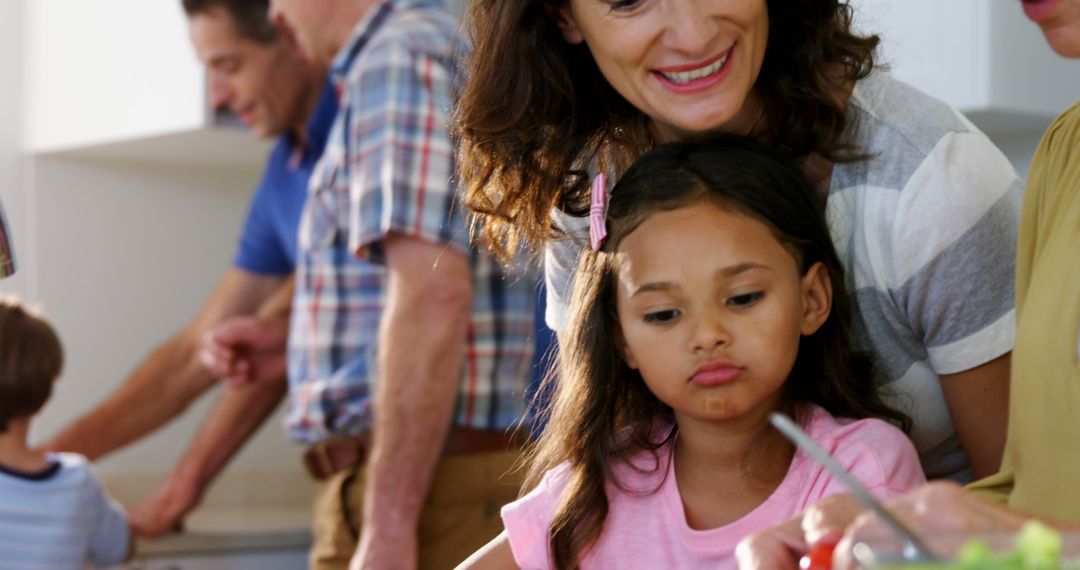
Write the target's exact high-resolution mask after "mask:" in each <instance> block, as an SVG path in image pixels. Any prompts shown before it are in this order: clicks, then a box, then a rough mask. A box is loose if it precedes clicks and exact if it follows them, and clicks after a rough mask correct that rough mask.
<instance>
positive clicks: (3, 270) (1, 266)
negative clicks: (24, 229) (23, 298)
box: [0, 204, 15, 279]
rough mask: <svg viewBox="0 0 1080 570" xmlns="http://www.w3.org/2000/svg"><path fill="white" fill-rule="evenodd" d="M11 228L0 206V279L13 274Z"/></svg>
mask: <svg viewBox="0 0 1080 570" xmlns="http://www.w3.org/2000/svg"><path fill="white" fill-rule="evenodd" d="M10 228H11V226H9V225H8V221H7V217H5V215H4V205H3V204H0V279H3V278H4V277H7V276H9V275H11V274H13V273H15V251H14V250H13V249H12V247H11V229H10Z"/></svg>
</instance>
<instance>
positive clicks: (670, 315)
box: [645, 309, 679, 323]
mask: <svg viewBox="0 0 1080 570" xmlns="http://www.w3.org/2000/svg"><path fill="white" fill-rule="evenodd" d="M678 316H679V311H678V310H676V309H668V310H666V311H656V312H653V313H646V314H645V322H647V323H669V322H671V321H673V320H675V317H678Z"/></svg>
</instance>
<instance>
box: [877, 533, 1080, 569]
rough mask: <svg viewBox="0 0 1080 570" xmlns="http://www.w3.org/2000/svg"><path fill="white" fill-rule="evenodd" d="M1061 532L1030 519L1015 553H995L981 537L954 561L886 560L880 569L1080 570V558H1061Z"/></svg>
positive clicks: (1017, 537) (1018, 537)
mask: <svg viewBox="0 0 1080 570" xmlns="http://www.w3.org/2000/svg"><path fill="white" fill-rule="evenodd" d="M1061 553H1062V539H1061V534H1059V533H1058V532H1057V531H1056V530H1054V529H1052V528H1050V527H1048V526H1046V525H1044V524H1042V523H1039V522H1034V521H1032V522H1028V523H1026V524H1025V525H1024V526H1023V528H1021V529H1020V533H1019V534H1017V536H1016V546H1015V549H1014V550H1013V551H1012V552H1008V553H1003V554H994V553H993V552H992V551H991V550H990V547H989V546H987V544H986V543H985V542H983V541H982V540H979V539H974V540H971V541H968V542H967V543H966V544H965V545H964V546H963V547H962V548H961V549H960V551H959V552H958V553H957V554H956V557H955V558H954V560H953V561H952V562H915V563H906V564H905V563H892V564H889V563H886V564H882V565H880V566H879V568H880V570H1080V560H1072V561H1063V560H1062V556H1061Z"/></svg>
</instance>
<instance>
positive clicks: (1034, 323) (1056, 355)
mask: <svg viewBox="0 0 1080 570" xmlns="http://www.w3.org/2000/svg"><path fill="white" fill-rule="evenodd" d="M1016 315H1017V334H1016V346H1015V348H1014V349H1013V355H1012V383H1011V387H1012V388H1011V392H1012V393H1011V401H1010V408H1009V435H1008V442H1007V444H1006V446H1005V458H1004V462H1003V465H1002V471H1001V473H999V474H997V475H995V476H993V477H990V478H988V479H985V480H983V481H980V482H978V483H976V484H975V485H973V488H974V489H975V490H978V491H986V492H989V493H990V494H992V495H996V496H997V498H999V499H1003V500H1007V502H1008V504H1009V505H1010V506H1011V507H1013V508H1016V509H1019V510H1022V511H1028V512H1032V513H1036V514H1040V515H1044V516H1049V517H1055V518H1060V519H1065V520H1070V521H1078V522H1080V364H1078V360H1080V354H1078V353H1080V339H1078V337H1080V102H1078V103H1077V104H1074V105H1073V106H1072V108H1070V109H1069V110H1068V111H1066V112H1065V113H1064V114H1062V115H1061V116H1060V117H1058V119H1057V120H1056V121H1054V123H1053V125H1051V126H1050V130H1049V131H1047V132H1046V134H1045V135H1044V136H1043V140H1042V142H1041V143H1040V144H1039V149H1038V151H1037V152H1036V153H1035V158H1034V160H1033V162H1032V164H1031V174H1030V176H1029V179H1028V186H1027V192H1026V194H1025V196H1024V208H1023V213H1022V217H1021V224H1020V238H1019V250H1018V254H1017V264H1016Z"/></svg>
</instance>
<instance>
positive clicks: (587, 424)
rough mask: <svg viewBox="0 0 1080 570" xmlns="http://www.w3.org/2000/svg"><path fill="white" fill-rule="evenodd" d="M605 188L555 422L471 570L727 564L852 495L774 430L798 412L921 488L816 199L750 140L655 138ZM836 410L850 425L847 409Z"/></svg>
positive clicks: (855, 456) (848, 453)
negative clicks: (863, 351) (829, 498)
mask: <svg viewBox="0 0 1080 570" xmlns="http://www.w3.org/2000/svg"><path fill="white" fill-rule="evenodd" d="M602 178H603V177H598V182H597V183H594V199H593V205H594V208H593V211H592V214H593V219H594V220H595V223H594V225H593V227H592V238H593V246H594V250H593V251H590V252H587V253H586V254H585V255H584V257H583V258H582V261H581V264H580V266H579V270H578V277H577V278H576V281H577V282H576V284H575V289H574V297H573V302H572V315H573V319H572V321H571V322H572V323H573V325H572V328H571V330H570V331H569V336H568V337H567V339H566V340H567V342H566V344H565V346H563V347H562V349H563V355H562V360H561V363H560V365H561V370H560V374H559V377H558V380H557V382H555V381H553V382H554V383H555V385H554V387H553V389H554V390H555V393H554V397H553V400H552V403H551V404H550V407H549V409H548V410H547V412H548V414H549V418H548V422H549V423H548V427H547V429H546V431H545V432H544V434H543V435H542V436H541V438H540V440H539V442H538V443H537V445H536V449H535V456H534V460H535V462H534V463H533V465H532V468H531V473H530V477H529V482H528V483H527V486H526V488H531V489H532V490H531V491H530V492H529V493H528V494H527V495H525V496H523V497H522V498H520V499H519V500H518V501H516V502H514V503H512V504H510V505H507V506H506V507H505V508H504V509H503V512H502V517H503V522H504V525H505V528H506V530H505V531H504V532H503V533H502V534H501V535H500V536H499V537H497V538H496V539H495V540H494V541H493V542H492V543H490V544H489V545H488V546H486V547H485V548H484V549H483V550H481V551H480V552H478V553H477V554H475V555H474V556H473V557H472V558H471V559H470V560H469V561H467V562H466V566H469V565H470V564H471V565H472V566H471V567H475V568H513V567H520V568H527V569H531V568H551V567H555V568H576V567H583V568H589V567H591V568H705V567H708V568H716V567H718V566H719V567H734V563H735V562H734V557H733V551H734V548H735V545H736V544H737V543H738V541H739V540H740V539H741V538H743V537H744V536H745V535H747V534H749V533H751V532H754V531H757V530H761V529H764V528H766V527H768V526H771V525H774V524H777V523H779V522H781V521H784V520H786V519H788V518H789V517H791V516H793V515H795V514H796V513H798V512H800V511H801V510H802V509H803V508H805V507H806V506H808V505H810V504H812V503H814V502H815V501H817V500H818V499H821V498H822V497H824V496H826V495H829V494H833V493H837V492H843V491H844V488H843V487H842V486H841V485H840V484H839V482H837V481H835V480H833V479H832V478H831V477H830V476H829V475H828V474H827V473H826V472H825V471H823V470H822V469H821V468H820V467H819V466H818V465H817V464H816V463H815V462H814V461H813V460H811V459H809V458H808V457H805V456H804V455H802V453H800V452H798V451H796V450H794V449H793V448H792V447H791V446H790V445H789V444H787V443H786V442H785V441H784V439H783V437H782V436H780V435H779V434H778V433H777V432H775V431H774V430H772V429H771V428H770V427H769V425H768V415H769V414H770V413H771V412H773V411H777V410H780V411H784V412H787V413H789V414H792V415H794V416H795V417H796V418H797V419H798V420H799V421H800V422H801V423H802V425H803V426H804V427H805V429H806V430H807V431H808V432H809V434H810V435H811V436H812V437H813V438H814V439H815V440H816V441H818V442H819V443H820V444H822V445H823V446H824V447H825V448H826V449H827V450H829V451H830V452H831V453H832V454H833V455H834V456H835V457H836V458H837V459H838V460H839V461H840V463H841V464H842V465H843V466H844V467H845V468H847V469H848V470H849V471H850V472H851V473H852V474H853V475H854V476H855V477H856V478H858V479H859V480H861V481H862V482H863V483H864V484H865V485H866V486H867V487H869V488H870V489H871V490H872V491H873V492H875V493H876V494H878V495H880V496H882V497H888V496H892V495H895V494H899V493H902V492H904V491H906V490H908V489H911V488H912V487H914V486H916V485H917V484H919V483H922V482H923V481H924V477H923V473H922V470H921V468H920V465H919V460H918V456H917V455H916V452H915V449H914V447H913V446H912V444H911V443H910V441H909V440H908V439H907V437H906V436H905V435H904V433H902V432H901V431H900V430H899V429H897V428H896V427H894V426H893V425H890V424H889V423H886V422H885V421H882V420H881V419H874V418H882V419H885V420H890V421H892V422H894V423H896V424H899V425H901V426H903V427H905V428H906V427H907V425H908V420H907V418H906V417H904V416H902V415H901V414H899V413H897V412H895V411H893V410H891V409H890V408H888V407H886V406H885V405H884V404H883V403H882V401H881V400H880V399H879V397H878V396H877V395H876V393H875V392H874V391H873V390H867V389H865V386H866V381H865V379H866V378H867V377H868V375H869V374H870V366H869V363H868V361H867V360H866V359H865V358H864V357H863V356H861V355H860V354H858V353H855V352H854V351H853V350H852V348H851V346H852V345H851V339H850V334H851V333H850V328H851V325H850V322H851V315H850V311H849V309H848V307H850V304H849V303H850V302H849V300H848V298H847V294H846V292H845V289H844V276H843V270H842V268H841V265H840V262H839V260H838V258H837V255H836V252H835V250H834V249H833V244H832V241H831V240H830V237H829V233H828V231H827V229H826V226H825V221H824V212H823V208H822V206H821V201H820V199H819V198H818V197H817V196H816V195H815V194H814V191H813V190H812V189H811V187H810V186H809V184H808V182H807V181H806V180H805V178H804V177H803V176H802V175H801V174H800V172H799V171H798V170H796V169H795V168H794V167H793V166H791V165H790V164H788V163H787V161H786V160H785V159H783V158H781V157H780V156H779V155H778V154H776V152H775V151H772V150H769V149H768V148H766V147H763V146H761V145H758V144H757V143H753V142H749V141H747V140H744V139H734V138H717V139H712V140H709V141H706V142H705V143H702V144H693V143H677V144H671V145H664V146H660V147H657V148H656V149H655V150H653V151H651V152H649V153H647V154H645V155H644V156H642V158H640V159H639V160H638V161H637V162H636V163H635V164H634V165H633V166H632V167H631V168H630V169H629V170H628V171H627V173H626V174H625V176H624V177H623V178H622V179H621V180H620V181H619V183H618V184H617V185H616V186H615V188H614V189H613V190H612V193H611V200H610V204H608V206H607V212H606V215H605V213H604V211H603V210H604V202H605V199H604V196H603V192H604V191H603V180H602ZM840 418H843V419H840Z"/></svg>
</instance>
